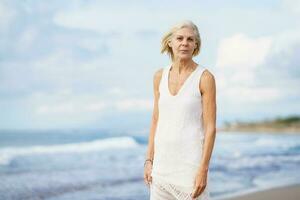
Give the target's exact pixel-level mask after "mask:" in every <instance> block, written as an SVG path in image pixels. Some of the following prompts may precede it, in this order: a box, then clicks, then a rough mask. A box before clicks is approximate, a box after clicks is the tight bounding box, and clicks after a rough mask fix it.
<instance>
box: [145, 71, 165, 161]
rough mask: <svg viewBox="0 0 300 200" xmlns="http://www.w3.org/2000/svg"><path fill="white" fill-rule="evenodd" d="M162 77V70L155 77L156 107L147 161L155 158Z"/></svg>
mask: <svg viewBox="0 0 300 200" xmlns="http://www.w3.org/2000/svg"><path fill="white" fill-rule="evenodd" d="M161 76H162V69H160V70H158V71H156V72H155V74H154V77H153V91H154V105H153V112H152V119H151V126H150V134H149V138H148V141H149V142H148V149H147V154H146V159H152V160H153V156H154V136H155V132H156V127H157V122H158V118H159V110H158V100H159V83H160V80H161Z"/></svg>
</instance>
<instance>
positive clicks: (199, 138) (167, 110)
mask: <svg viewBox="0 0 300 200" xmlns="http://www.w3.org/2000/svg"><path fill="white" fill-rule="evenodd" d="M171 67H172V65H168V66H167V67H165V68H164V69H163V74H162V78H161V81H160V85H159V92H160V97H159V102H158V107H159V120H158V124H157V128H156V133H155V138H154V158H153V167H152V173H151V176H152V184H155V185H156V186H158V187H159V188H161V189H163V190H165V191H167V192H168V193H169V194H171V195H172V196H173V197H174V198H175V199H178V200H183V199H192V198H191V196H190V194H191V193H192V192H193V189H194V180H195V177H196V174H197V170H198V169H199V167H200V163H201V157H202V147H203V143H204V132H203V119H202V101H201V93H200V91H199V83H200V77H201V75H202V73H203V71H204V70H205V68H204V67H202V66H200V65H198V66H197V68H196V69H195V70H194V71H193V72H192V73H191V74H190V75H189V76H188V78H187V79H186V80H185V82H184V84H183V85H182V86H181V88H180V90H179V91H178V93H177V94H176V95H172V94H171V93H170V90H169V87H168V79H169V72H170V69H171ZM153 196H154V194H152V198H151V196H150V199H153V200H154V199H155V200H157V199H159V198H154V197H153ZM162 199H166V198H162ZM197 199H198V200H209V199H210V194H209V172H208V176H207V185H206V188H205V190H204V191H203V192H202V194H201V195H200V196H199V197H198V198H197Z"/></svg>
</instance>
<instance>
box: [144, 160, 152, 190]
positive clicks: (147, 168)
mask: <svg viewBox="0 0 300 200" xmlns="http://www.w3.org/2000/svg"><path fill="white" fill-rule="evenodd" d="M151 172H152V162H146V163H145V166H144V181H145V183H146V184H147V185H148V187H149V186H150V183H152V176H151Z"/></svg>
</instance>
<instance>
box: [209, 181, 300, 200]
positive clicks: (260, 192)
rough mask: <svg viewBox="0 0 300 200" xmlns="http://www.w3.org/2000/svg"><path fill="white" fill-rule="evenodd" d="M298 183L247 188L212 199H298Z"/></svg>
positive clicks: (299, 188)
mask: <svg viewBox="0 0 300 200" xmlns="http://www.w3.org/2000/svg"><path fill="white" fill-rule="evenodd" d="M299 198H300V183H294V184H288V185H279V186H274V187H268V188H261V189H249V190H246V191H244V192H237V193H234V194H228V195H224V196H221V197H218V198H213V199H214V200H282V199H288V200H298V199H299Z"/></svg>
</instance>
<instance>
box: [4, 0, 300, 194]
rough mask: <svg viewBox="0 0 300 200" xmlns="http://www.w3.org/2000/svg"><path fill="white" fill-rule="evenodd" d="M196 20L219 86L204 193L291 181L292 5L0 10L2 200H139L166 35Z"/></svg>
mask: <svg viewBox="0 0 300 200" xmlns="http://www.w3.org/2000/svg"><path fill="white" fill-rule="evenodd" d="M185 19H188V20H192V21H193V22H194V23H195V24H196V25H197V26H198V28H199V31H200V35H201V39H202V48H201V53H200V55H199V56H197V57H195V59H194V60H195V61H196V62H197V63H199V64H200V65H202V66H204V67H206V68H207V69H208V70H209V71H210V72H211V73H213V74H214V76H215V79H216V84H217V128H218V132H217V138H216V143H215V149H214V152H213V157H212V159H211V168H210V184H209V187H210V192H211V196H212V197H214V198H223V197H225V196H230V195H234V194H239V193H242V192H245V191H252V190H261V189H265V188H272V187H274V186H276V185H289V184H294V183H300V175H299V174H300V173H299V172H300V170H299V169H298V168H299V166H300V140H299V139H300V135H299V133H300V117H299V116H300V103H299V97H300V89H299V85H300V70H299V69H300V68H299V63H300V58H299V53H300V29H299V24H298V22H299V19H300V3H299V1H297V0H272V1H270V0H264V1H259V2H258V1H234V0H228V1H214V0H213V1H209V2H208V1H192V0H186V1H184V2H183V1H177V0H175V1H157V0H154V1H136V0H126V1H104V0H103V1H102V0H99V1H96V0H72V1H58V0H53V1H46V0H42V1H34V0H23V1H17V0H10V1H8V0H1V1H0V199H47V200H50V199H51V200H53V199H63V200H66V199H73V200H74V199H148V195H149V189H148V188H147V186H146V185H145V184H144V182H143V163H144V158H145V153H146V147H147V142H148V135H149V130H150V122H151V115H152V107H153V75H154V73H155V71H157V70H158V69H160V68H162V67H165V66H167V65H168V64H169V63H170V60H169V58H168V56H167V55H162V54H160V41H161V38H162V36H163V34H164V33H165V32H166V31H168V30H169V28H170V27H171V26H172V25H174V24H175V23H177V22H179V21H182V20H185Z"/></svg>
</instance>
